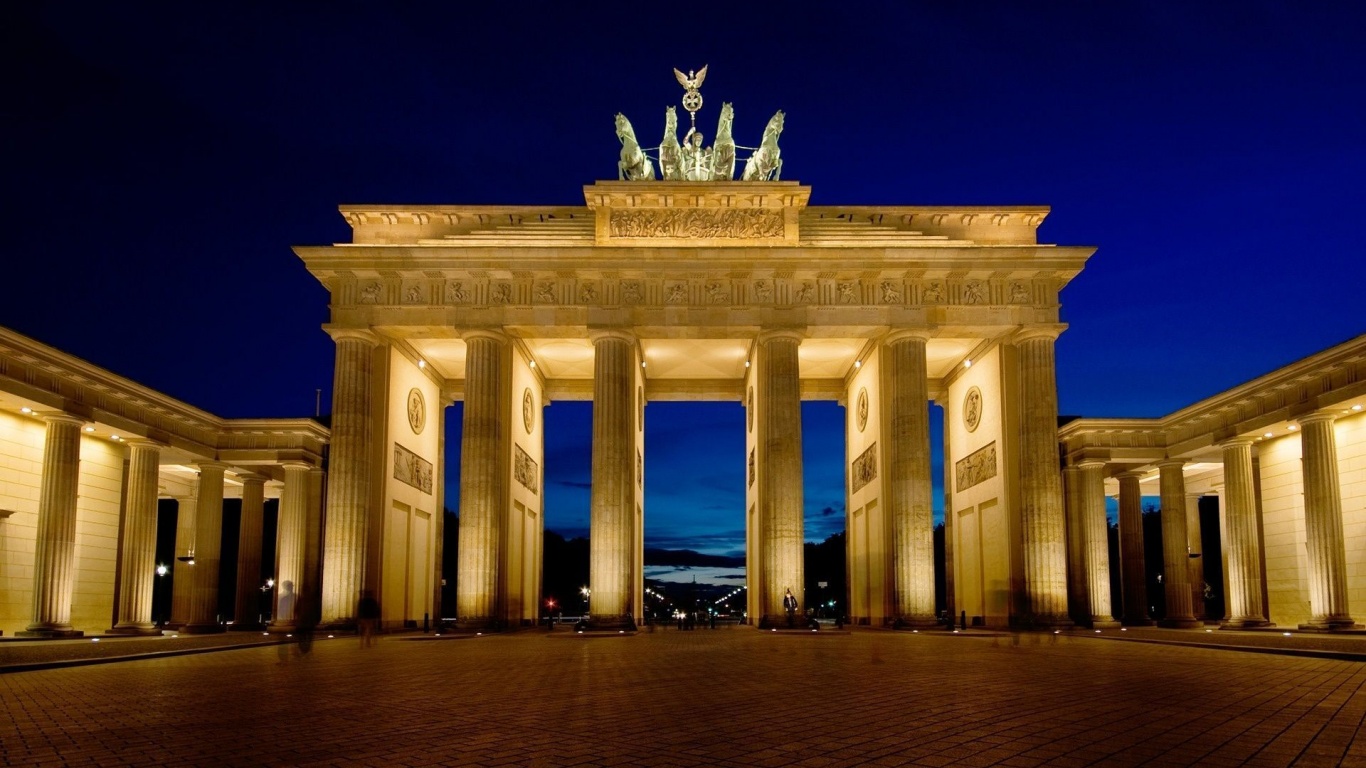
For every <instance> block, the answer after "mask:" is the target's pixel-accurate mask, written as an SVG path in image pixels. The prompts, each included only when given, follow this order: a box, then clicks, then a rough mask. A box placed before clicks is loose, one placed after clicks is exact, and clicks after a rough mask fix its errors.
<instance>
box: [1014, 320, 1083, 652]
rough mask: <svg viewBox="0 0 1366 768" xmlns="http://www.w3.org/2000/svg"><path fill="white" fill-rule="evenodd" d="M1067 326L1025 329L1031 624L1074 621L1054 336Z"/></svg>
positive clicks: (1023, 426) (1022, 450) (1023, 475)
mask: <svg viewBox="0 0 1366 768" xmlns="http://www.w3.org/2000/svg"><path fill="white" fill-rule="evenodd" d="M1062 329H1063V326H1060V325H1059V326H1041V327H1030V328H1025V329H1023V330H1022V331H1021V332H1020V333H1019V334H1018V335H1017V336H1016V337H1015V347H1016V350H1017V354H1018V364H1019V381H1020V384H1019V386H1020V392H1019V403H1020V431H1019V455H1020V486H1021V497H1022V498H1021V501H1022V504H1021V515H1020V520H1021V524H1022V526H1023V528H1024V567H1025V593H1026V595H1027V597H1028V599H1029V617H1028V621H1029V623H1030V624H1031V625H1033V626H1037V627H1056V626H1069V625H1071V624H1072V621H1071V619H1069V618H1068V616H1067V535H1066V526H1067V521H1066V517H1065V515H1064V514H1063V507H1062V474H1061V471H1060V469H1059V467H1058V388H1057V378H1056V371H1055V368H1054V358H1053V342H1054V341H1055V340H1056V339H1057V337H1058V334H1059V333H1061V332H1062Z"/></svg>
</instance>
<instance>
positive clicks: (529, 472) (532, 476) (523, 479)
mask: <svg viewBox="0 0 1366 768" xmlns="http://www.w3.org/2000/svg"><path fill="white" fill-rule="evenodd" d="M513 447H514V448H516V449H517V455H516V457H515V458H514V460H513V464H512V477H513V478H514V479H515V480H516V481H517V482H518V483H521V485H522V487H523V488H526V489H527V490H528V491H531V492H532V493H538V492H539V486H540V482H539V478H540V476H541V472H540V465H539V464H537V463H536V460H535V459H533V458H531V456H530V455H529V454H527V452H526V451H524V450H522V446H520V445H516V444H515V443H514V444H513Z"/></svg>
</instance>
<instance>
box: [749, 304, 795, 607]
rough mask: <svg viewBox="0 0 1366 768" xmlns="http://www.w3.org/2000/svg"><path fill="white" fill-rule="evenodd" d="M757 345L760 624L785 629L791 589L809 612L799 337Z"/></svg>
mask: <svg viewBox="0 0 1366 768" xmlns="http://www.w3.org/2000/svg"><path fill="white" fill-rule="evenodd" d="M758 344H759V350H760V355H759V371H758V374H757V376H756V378H757V380H758V390H759V395H758V406H759V408H761V409H762V415H761V417H760V418H758V419H756V420H755V424H756V428H757V429H758V430H759V434H758V436H757V440H756V442H757V443H758V444H759V446H760V448H759V456H760V457H761V458H760V460H761V461H762V462H763V465H764V468H763V471H762V472H761V473H760V474H759V489H758V499H759V520H760V523H759V526H760V536H762V537H763V546H762V551H763V558H762V559H763V563H762V567H763V580H762V584H763V590H764V594H763V602H762V610H763V614H762V616H761V617H760V624H761V625H770V624H771V625H783V624H786V622H787V612H786V610H785V609H784V608H783V597H784V595H786V593H787V591H788V590H789V589H790V590H791V591H792V595H793V596H794V597H796V598H797V613H798V615H801V614H802V613H803V611H804V610H805V604H806V600H805V596H804V594H803V585H804V584H805V578H804V576H803V562H802V555H803V538H802V522H803V521H802V511H803V488H802V403H801V382H800V381H799V379H798V375H799V363H798V360H797V348H798V346H799V345H800V344H801V334H800V333H798V332H795V331H770V332H766V333H764V334H761V335H760V336H759V338H758Z"/></svg>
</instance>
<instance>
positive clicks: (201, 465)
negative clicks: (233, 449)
mask: <svg viewBox="0 0 1366 768" xmlns="http://www.w3.org/2000/svg"><path fill="white" fill-rule="evenodd" d="M191 466H193V467H195V468H196V469H198V470H199V471H200V472H201V473H202V472H203V471H204V470H206V469H218V470H222V471H224V472H227V471H228V470H229V469H232V465H231V464H227V463H225V462H222V461H218V460H216V459H205V460H204V461H196V462H192V464H191Z"/></svg>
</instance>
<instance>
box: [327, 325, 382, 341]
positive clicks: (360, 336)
mask: <svg viewBox="0 0 1366 768" xmlns="http://www.w3.org/2000/svg"><path fill="white" fill-rule="evenodd" d="M323 330H324V331H327V335H328V336H331V337H332V340H333V341H343V340H355V341H364V342H368V343H370V344H378V343H380V337H379V334H377V333H375V332H374V331H372V330H370V329H369V328H338V327H337V326H332V325H324V326H323Z"/></svg>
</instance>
